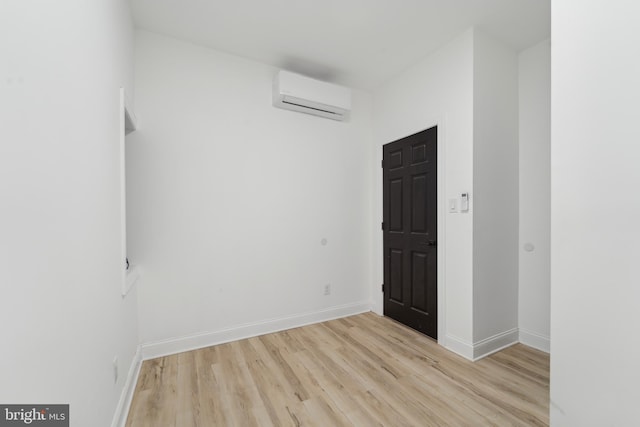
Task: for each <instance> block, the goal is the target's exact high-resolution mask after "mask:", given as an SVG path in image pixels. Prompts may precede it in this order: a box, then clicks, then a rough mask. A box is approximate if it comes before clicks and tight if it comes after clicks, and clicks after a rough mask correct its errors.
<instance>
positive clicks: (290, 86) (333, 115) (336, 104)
mask: <svg viewBox="0 0 640 427" xmlns="http://www.w3.org/2000/svg"><path fill="white" fill-rule="evenodd" d="M273 105H274V107H278V108H284V109H285V110H293V111H299V112H301V113H307V114H313V115H314V116H320V117H326V118H328V119H333V120H341V121H342V120H345V119H346V118H347V117H348V114H349V111H350V110H351V90H350V89H348V88H346V87H342V86H338V85H335V84H331V83H326V82H321V81H319V80H315V79H311V78H309V77H305V76H301V75H299V74H294V73H290V72H288V71H284V70H281V71H279V72H278V74H277V75H276V78H275V80H274V82H273Z"/></svg>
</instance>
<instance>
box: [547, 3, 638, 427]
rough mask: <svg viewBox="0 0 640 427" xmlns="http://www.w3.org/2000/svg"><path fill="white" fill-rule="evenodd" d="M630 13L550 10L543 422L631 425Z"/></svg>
mask: <svg viewBox="0 0 640 427" xmlns="http://www.w3.org/2000/svg"><path fill="white" fill-rule="evenodd" d="M639 13H640V5H638V3H636V2H632V1H623V0H612V1H607V2H604V1H599V2H586V3H580V4H576V3H575V2H572V1H567V0H554V1H553V2H552V18H553V19H552V43H553V45H552V49H551V81H552V91H551V112H552V113H551V340H552V345H551V425H552V426H563V427H578V426H580V427H583V426H603V425H607V426H629V425H634V424H637V421H638V402H639V401H640V388H638V381H639V380H640V374H639V373H640V371H639V370H638V360H640V334H638V325H640V310H638V307H639V302H640V286H639V285H638V284H639V280H638V260H640V246H638V244H637V241H638V238H639V237H640V223H639V222H638V218H640V196H638V183H640V167H638V160H639V159H640V145H639V144H638V141H640V127H638V99H640V84H639V81H638V76H639V75H640V57H639V56H638V55H635V54H633V52H637V49H638V43H639V42H640V33H639V32H638V26H637V16H638V14H639Z"/></svg>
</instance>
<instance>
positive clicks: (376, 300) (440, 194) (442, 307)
mask: <svg viewBox="0 0 640 427" xmlns="http://www.w3.org/2000/svg"><path fill="white" fill-rule="evenodd" d="M425 123H426V125H425V124H423V125H421V126H420V128H418V129H416V130H412V131H410V132H407V133H403V134H399V135H393V136H391V137H389V136H385V137H384V139H379V140H377V141H376V143H375V144H374V150H375V153H374V159H375V164H374V166H375V169H376V172H375V176H374V179H375V181H374V185H373V188H374V194H373V203H374V209H375V210H374V214H375V216H374V223H373V228H374V233H375V234H374V238H373V243H374V244H373V245H372V248H373V249H372V253H371V256H372V260H371V262H372V266H373V268H374V271H373V279H374V280H373V281H372V283H373V289H372V294H371V296H372V298H371V299H372V305H371V306H372V307H371V309H372V311H373V312H374V313H377V314H379V315H381V316H382V315H383V314H384V308H383V303H384V296H383V293H382V289H381V285H382V284H383V283H384V262H383V261H384V260H383V256H384V243H383V232H382V230H381V224H382V214H383V208H384V207H383V204H382V191H383V182H382V167H381V166H382V147H383V145H385V144H388V143H390V142H394V141H397V140H399V139H402V138H406V137H408V136H411V135H414V134H416V133H419V132H422V131H425V130H427V129H430V128H432V127H434V126H437V127H438V141H437V151H438V152H437V166H438V172H437V175H436V176H437V180H438V183H437V207H436V209H437V218H438V226H437V230H438V245H437V255H438V263H437V269H438V271H437V275H438V280H437V283H438V344H440V345H442V346H445V343H446V330H447V329H446V295H447V294H446V271H445V270H446V268H445V266H446V246H447V239H446V235H447V234H446V231H445V230H446V214H447V211H446V207H447V203H446V180H445V175H446V174H445V172H446V169H445V164H446V162H445V159H446V157H445V154H446V152H445V150H446V147H445V141H446V134H447V133H446V132H447V129H446V125H445V120H444V118H443V117H440V118H438V119H437V120H432V121H425Z"/></svg>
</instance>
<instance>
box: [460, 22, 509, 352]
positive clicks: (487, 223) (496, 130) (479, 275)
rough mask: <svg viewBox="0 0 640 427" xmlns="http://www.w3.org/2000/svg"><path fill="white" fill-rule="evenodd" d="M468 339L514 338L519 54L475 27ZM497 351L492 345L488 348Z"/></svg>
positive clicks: (477, 342) (479, 341)
mask: <svg viewBox="0 0 640 427" xmlns="http://www.w3.org/2000/svg"><path fill="white" fill-rule="evenodd" d="M471 197H472V198H473V208H474V213H473V341H474V345H475V346H476V347H477V348H475V349H474V351H475V353H476V354H474V357H477V356H478V355H481V354H483V353H484V352H485V351H486V349H484V344H485V343H486V344H488V345H489V346H492V345H495V344H490V343H488V342H487V340H489V339H491V340H493V341H496V342H497V341H500V342H502V344H500V345H498V347H500V346H502V345H506V344H510V343H513V342H515V341H517V340H518V334H517V328H518V59H517V55H516V53H515V51H513V50H512V49H511V48H509V47H507V46H505V45H503V44H501V43H500V42H498V41H496V40H495V39H493V38H491V37H490V36H488V35H486V34H484V33H483V32H481V31H475V32H474V43H473V191H472V193H471ZM493 349H495V348H493Z"/></svg>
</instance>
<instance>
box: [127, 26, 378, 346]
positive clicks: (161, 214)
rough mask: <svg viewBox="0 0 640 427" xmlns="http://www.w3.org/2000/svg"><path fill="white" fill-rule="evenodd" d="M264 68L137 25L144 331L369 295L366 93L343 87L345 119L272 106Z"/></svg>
mask: <svg viewBox="0 0 640 427" xmlns="http://www.w3.org/2000/svg"><path fill="white" fill-rule="evenodd" d="M276 71H277V70H276V69H274V68H272V67H268V66H265V65H262V64H259V63H256V62H253V61H249V60H246V59H243V58H239V57H236V56H232V55H228V54H225V53H221V52H217V51H214V50H211V49H206V48H203V47H198V46H195V45H191V44H188V43H183V42H179V41H176V40H173V39H170V38H166V37H163V36H159V35H155V34H152V33H148V32H139V33H137V44H136V111H137V114H138V116H139V120H140V128H139V130H138V131H137V132H136V133H135V134H132V137H131V139H132V143H131V145H130V147H129V150H128V152H127V155H128V161H129V164H128V166H129V169H128V171H127V172H128V178H127V179H128V184H129V187H128V193H129V196H130V197H129V199H128V200H129V206H130V208H131V212H132V215H131V217H130V221H129V228H128V235H129V238H130V239H129V246H130V247H129V254H130V256H131V257H132V259H134V260H135V262H136V263H138V264H139V265H141V267H142V268H143V271H144V273H143V275H142V277H141V279H140V281H139V284H138V286H139V292H140V334H141V341H142V342H143V343H146V344H149V343H158V342H160V341H163V340H165V341H166V340H169V341H171V340H177V341H180V340H181V339H185V337H190V338H193V337H194V335H200V336H209V337H211V341H215V339H216V338H215V337H216V336H219V335H216V333H221V332H222V331H228V330H233V329H237V330H241V329H242V328H243V327H245V326H246V325H247V324H254V325H256V324H258V325H259V324H261V323H264V322H270V321H273V320H274V319H284V318H288V317H291V316H294V317H295V316H299V315H304V314H310V313H317V312H319V311H323V310H328V309H331V308H335V307H342V306H345V305H350V304H364V306H366V307H367V309H368V307H370V288H369V282H370V281H369V272H370V268H369V256H368V254H369V247H370V234H369V230H370V220H371V216H370V214H369V207H370V205H371V202H370V194H371V192H370V187H369V185H370V165H371V162H372V160H371V154H370V150H369V147H370V144H371V130H370V129H371V99H370V96H369V95H367V94H366V93H363V92H360V91H354V92H353V112H352V115H351V119H350V120H349V121H347V122H336V121H333V120H327V119H323V118H319V117H314V116H310V115H306V114H301V113H296V112H292V111H286V110H281V109H277V108H274V107H273V106H272V105H271V96H272V81H273V77H274V76H275V73H276ZM327 284H330V286H331V293H330V295H327V296H325V295H324V288H325V285H327ZM254 330H256V329H254ZM207 339H208V338H205V340H204V341H200V344H201V345H204V344H206V343H207ZM185 342H187V341H185ZM178 347H179V345H178ZM174 349H175V348H174Z"/></svg>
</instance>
